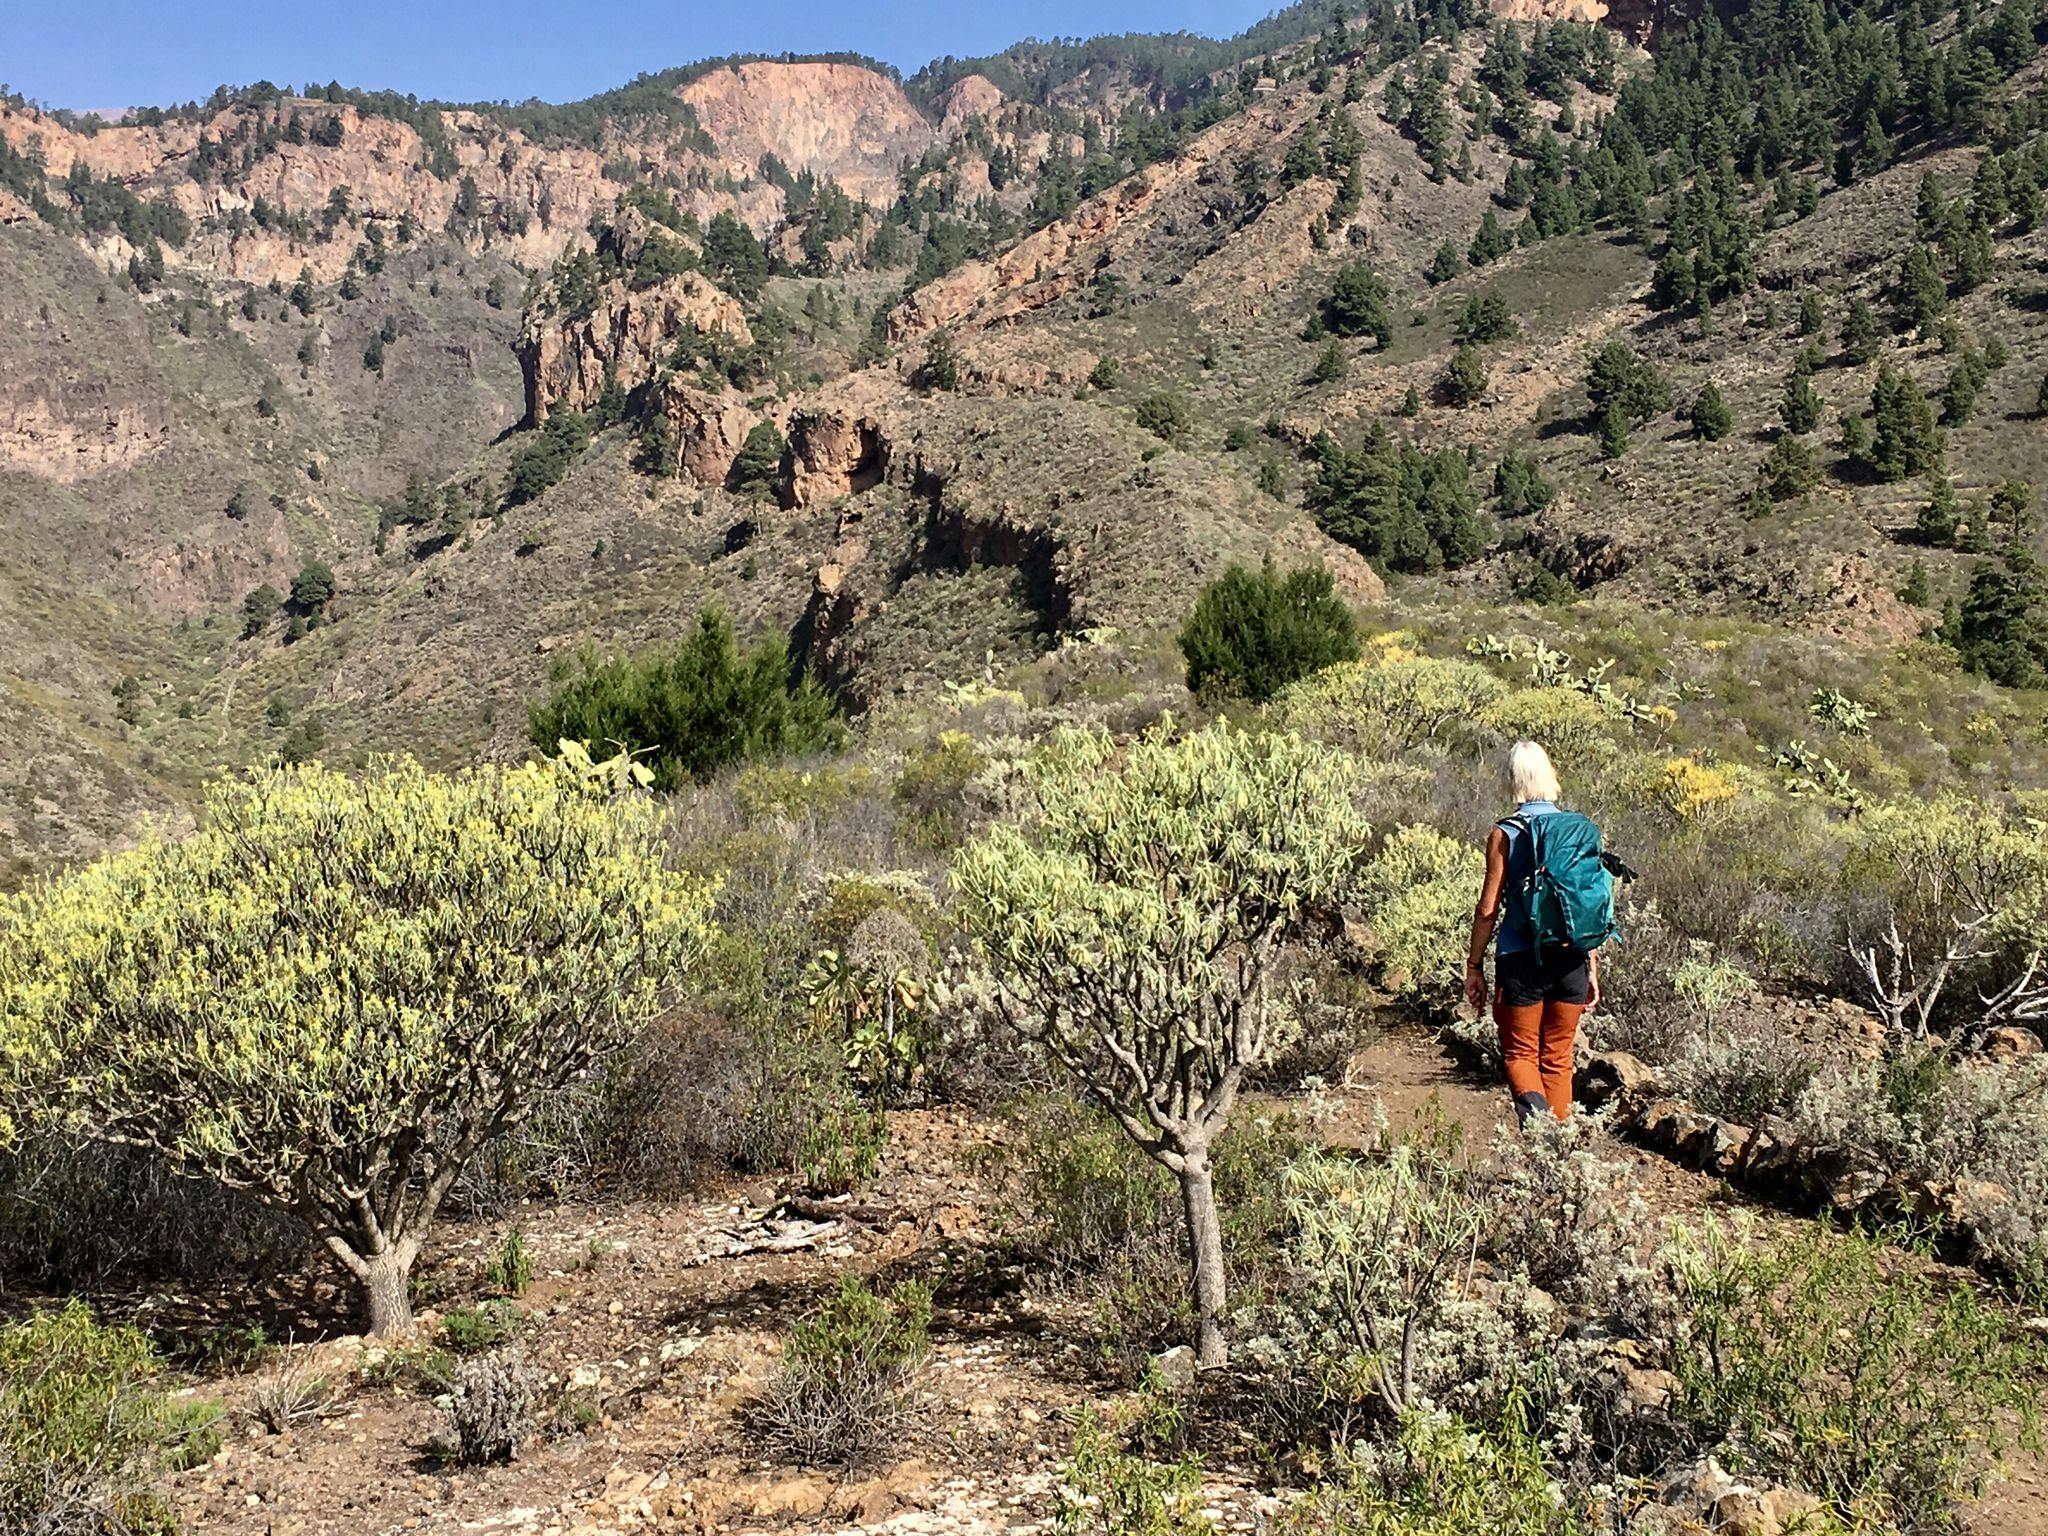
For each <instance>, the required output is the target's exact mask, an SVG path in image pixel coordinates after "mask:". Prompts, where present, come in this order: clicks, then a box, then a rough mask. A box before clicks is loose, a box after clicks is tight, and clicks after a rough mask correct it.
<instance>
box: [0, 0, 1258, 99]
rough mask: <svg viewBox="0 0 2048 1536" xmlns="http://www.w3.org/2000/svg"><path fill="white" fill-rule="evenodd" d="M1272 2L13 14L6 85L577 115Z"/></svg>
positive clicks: (1209, 18)
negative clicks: (842, 64)
mask: <svg viewBox="0 0 2048 1536" xmlns="http://www.w3.org/2000/svg"><path fill="white" fill-rule="evenodd" d="M1274 8H1275V6H1274V0H1180V3H1177V4H1170V3H1167V0H1017V3H1009V4H1003V3H998V0H955V3H952V4H945V3H943V0H940V3H923V4H919V3H912V0H871V3H868V4H825V3H821V0H745V3H738V0H717V3H712V4H703V3H691V0H606V3H604V4H601V5H587V4H579V3H577V0H553V3H535V0H498V3H494V4H485V3H480V0H453V3H449V0H413V3H404V0H246V3H240V4H232V3H227V0H0V83H4V84H6V85H7V86H9V87H10V88H12V89H13V90H16V91H20V92H22V93H23V94H25V95H27V96H29V97H31V98H33V99H35V100H37V101H43V102H48V103H50V104H51V105H53V106H60V107H76V108H81V109H112V108H118V107H124V106H131V105H135V106H139V105H165V104H169V103H173V102H180V101H187V100H192V99H195V98H203V97H204V96H206V95H207V94H208V93H209V92H211V91H212V89H213V87H214V86H216V85H219V84H222V83H223V82H226V83H232V84H247V83H249V82H251V81H254V80H262V79H268V80H273V81H276V82H278V83H279V84H290V85H294V86H298V85H303V84H304V83H305V82H307V81H308V80H316V81H322V82H324V81H327V80H330V79H334V80H340V81H341V82H342V83H343V84H345V85H357V86H364V87H372V88H374V87H388V88H390V89H393V90H398V91H411V92H413V93H414V94H416V95H420V96H433V97H439V98H442V99H444V100H453V101H473V100H495V99H497V98H499V97H509V98H511V99H513V100H520V99H523V98H525V97H528V96H539V97H542V98H543V99H545V100H548V101H566V100H573V99H575V98H577V97H580V96H588V95H590V94H591V93H592V92H594V91H600V90H603V89H605V88H606V87H607V86H613V85H618V84H621V83H623V82H624V81H626V80H630V79H631V78H632V77H633V76H634V75H635V74H638V73H639V72H640V71H642V70H657V69H665V68H667V67H669V66H670V65H674V64H684V63H688V62H689V61H691V60H693V59H700V58H705V57H708V56H712V55H717V54H726V53H780V52H783V51H785V50H791V51H795V52H800V53H817V52H831V51H838V50H842V49H846V50H853V51H857V52H861V53H866V54H870V55H872V56H874V57H876V58H880V59H885V60H887V61H888V62H889V63H891V64H894V65H896V66H897V67H899V68H900V69H902V70H903V71H904V73H906V74H908V73H910V72H912V71H913V70H915V69H917V68H918V67H919V66H920V65H922V64H924V63H926V62H927V61H928V60H930V59H933V58H936V57H939V56H941V55H944V54H955V55H960V56H971V55H975V54H984V53H994V52H997V51H998V50H1000V49H1002V48H1005V47H1007V46H1008V45H1009V44H1011V43H1013V42H1017V41H1019V40H1020V39H1022V38H1025V37H1073V36H1086V35H1092V34H1095V33H1100V32H1158V31H1179V30H1185V31H1190V32H1203V33H1207V34H1209V35H1211V36H1219V35H1228V34H1231V33H1235V32H1240V31H1242V30H1243V29H1244V28H1245V27H1247V26H1249V25H1251V24H1252V23H1253V22H1255V21H1257V20H1258V19H1259V18H1260V17H1262V16H1264V15H1266V14H1267V13H1268V12H1269V11H1271V10H1272V9H1274Z"/></svg>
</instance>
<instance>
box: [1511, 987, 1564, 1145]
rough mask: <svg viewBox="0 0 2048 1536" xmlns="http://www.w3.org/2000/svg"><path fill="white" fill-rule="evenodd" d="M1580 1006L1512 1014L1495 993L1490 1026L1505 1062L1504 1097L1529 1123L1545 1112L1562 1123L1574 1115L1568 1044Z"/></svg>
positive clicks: (1542, 1005) (1539, 1006) (1540, 1006)
mask: <svg viewBox="0 0 2048 1536" xmlns="http://www.w3.org/2000/svg"><path fill="white" fill-rule="evenodd" d="M1585 1011H1586V1009H1585V1005H1584V1004H1583V1003H1536V1004H1531V1005H1529V1006H1528V1007H1524V1008H1511V1007H1509V1006H1508V1005H1507V1003H1506V1002H1505V1001H1504V1000H1503V999H1502V997H1501V995H1500V993H1498V992H1495V993H1494V998H1493V1021H1494V1023H1496V1024H1498V1025H1499V1026H1500V1050H1501V1054H1502V1055H1503V1056H1505V1057H1506V1058H1507V1062H1508V1091H1509V1092H1510V1093H1512V1094H1513V1095H1514V1096H1515V1109H1516V1111H1517V1112H1518V1113H1519V1114H1520V1115H1521V1116H1522V1118H1523V1119H1525V1120H1526V1119H1527V1118H1528V1117H1529V1116H1530V1115H1531V1114H1535V1113H1540V1112H1541V1111H1542V1110H1543V1109H1544V1108H1545V1107H1546V1106H1547V1107H1548V1108H1549V1110H1550V1112H1551V1113H1552V1114H1553V1115H1555V1116H1557V1118H1558V1119H1560V1120H1562V1119H1564V1118H1565V1117H1566V1116H1568V1115H1570V1114H1571V1112H1572V1038H1573V1036H1575V1035H1576V1034H1577V1033H1578V1030H1579V1015H1580V1014H1582V1013H1584V1012H1585Z"/></svg>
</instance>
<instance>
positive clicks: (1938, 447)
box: [1870, 368, 1943, 481]
mask: <svg viewBox="0 0 2048 1536" xmlns="http://www.w3.org/2000/svg"><path fill="white" fill-rule="evenodd" d="M1870 415H1871V450H1870V467H1871V470H1872V472H1873V473H1875V474H1876V476H1877V477H1878V479H1880V480H1885V481H1897V480H1904V479H1906V478H1907V477H1908V476H1910V475H1924V474H1927V473H1929V472H1931V471H1932V470H1934V469H1936V468H1938V467H1939V466H1940V464H1941V459H1942V452H1943V443H1942V436H1941V429H1940V428H1939V427H1937V426H1936V425H1935V423H1934V411H1933V408H1932V407H1930V406H1929V405H1928V403H1927V397H1926V396H1925V395H1923V394H1921V393H1920V390H1919V387H1918V386H1917V385H1915V384H1914V382H1913V381H1912V379H1911V378H1909V377H1908V376H1906V375H1905V374H1903V373H1893V372H1892V371H1891V370H1890V369H1889V368H1887V369H1884V370H1882V371H1881V372H1880V373H1879V374H1878V376H1877V383H1876V385H1875V387H1874V388H1873V389H1872V390H1871V392H1870Z"/></svg>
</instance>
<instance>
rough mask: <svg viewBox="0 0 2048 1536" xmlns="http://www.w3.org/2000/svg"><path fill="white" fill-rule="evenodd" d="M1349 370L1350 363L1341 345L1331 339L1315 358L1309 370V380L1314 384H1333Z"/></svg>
mask: <svg viewBox="0 0 2048 1536" xmlns="http://www.w3.org/2000/svg"><path fill="white" fill-rule="evenodd" d="M1350 371H1351V364H1350V362H1349V361H1348V360H1347V359H1346V358H1345V356H1344V348H1343V346H1342V345H1341V344H1340V343H1338V342H1336V341H1332V342H1331V343H1330V344H1329V345H1328V346H1326V347H1324V348H1323V350H1322V353H1321V354H1320V355H1319V356H1318V357H1317V358H1316V365H1315V367H1314V368H1313V369H1311V370H1310V371H1309V381H1310V382H1311V383H1314V384H1334V383H1336V382H1337V381H1338V380H1339V379H1341V378H1343V377H1344V375H1345V374H1347V373H1349V372H1350Z"/></svg>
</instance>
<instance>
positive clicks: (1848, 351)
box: [1842, 299, 1877, 368]
mask: <svg viewBox="0 0 2048 1536" xmlns="http://www.w3.org/2000/svg"><path fill="white" fill-rule="evenodd" d="M1842 355H1843V356H1844V357H1845V358H1847V359H1848V360H1849V362H1850V363H1851V364H1853V365H1854V366H1856V367H1858V368H1860V367H1862V366H1863V365H1864V364H1865V363H1867V362H1869V361H1870V360H1871V359H1872V358H1874V357H1876V356H1877V317H1876V316H1875V315H1873V314H1872V313H1871V312H1870V306H1869V305H1868V304H1867V303H1865V302H1864V301H1863V300H1862V299H1851V300H1850V301H1849V310H1848V313H1847V314H1845V315H1843V316H1842Z"/></svg>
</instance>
